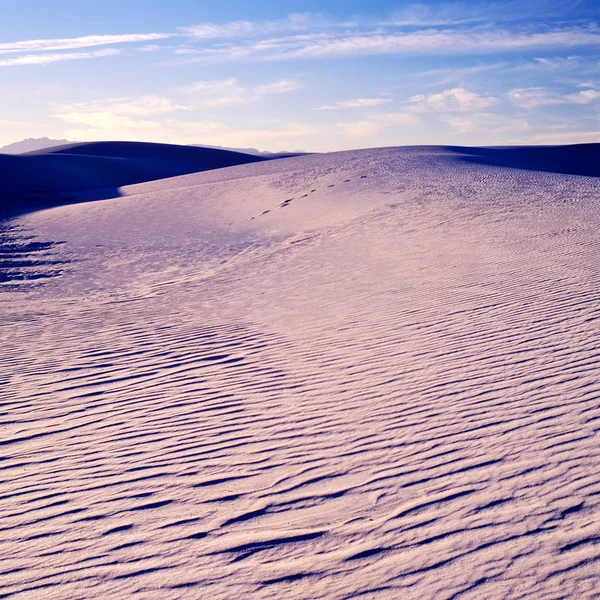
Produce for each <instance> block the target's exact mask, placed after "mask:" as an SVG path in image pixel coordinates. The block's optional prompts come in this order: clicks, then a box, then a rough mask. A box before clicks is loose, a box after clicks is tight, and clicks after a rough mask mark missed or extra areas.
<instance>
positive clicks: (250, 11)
mask: <svg viewBox="0 0 600 600" xmlns="http://www.w3.org/2000/svg"><path fill="white" fill-rule="evenodd" d="M595 4H596V3H595V2H591V1H579V2H578V1H572V0H571V1H570V2H563V1H527V0H521V1H514V0H509V1H506V2H504V1H502V0H500V1H493V2H480V1H477V2H475V1H464V2H421V3H419V4H415V3H409V2H387V1H371V2H369V3H366V2H364V1H362V2H357V1H352V0H345V1H344V2H342V1H322V2H314V1H300V0H296V1H294V2H289V1H286V0H279V1H277V2H267V1H259V0H257V1H255V2H247V1H244V2H241V1H237V0H234V1H222V2H200V1H198V0H128V1H127V2H125V1H123V0H118V1H117V0H102V1H97V0H85V1H83V0H77V1H76V0H55V1H52V2H49V1H48V0H18V1H16V0H2V20H0V109H1V112H0V145H4V144H8V143H10V142H13V141H16V140H19V139H23V138H25V137H42V136H48V137H52V138H67V139H70V140H77V141H86V140H107V139H127V140H143V141H156V142H172V143H182V144H192V143H197V144H203V143H204V144H211V145H223V146H235V147H247V146H253V147H257V148H260V149H270V150H280V149H288V150H297V149H302V150H314V151H328V150H343V149H350V148H365V147H374V146H390V145H406V144H464V145H493V144H496V145H498V144H523V143H531V144H559V143H577V142H600V120H599V119H600V61H599V60H598V59H599V58H600V8H598V7H597V6H596V7H595V6H594V5H595Z"/></svg>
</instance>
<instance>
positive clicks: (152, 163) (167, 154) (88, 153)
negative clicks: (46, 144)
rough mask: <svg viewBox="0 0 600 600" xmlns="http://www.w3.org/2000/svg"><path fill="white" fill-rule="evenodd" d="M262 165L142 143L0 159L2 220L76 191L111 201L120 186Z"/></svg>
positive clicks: (238, 156) (236, 156)
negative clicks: (225, 168)
mask: <svg viewBox="0 0 600 600" xmlns="http://www.w3.org/2000/svg"><path fill="white" fill-rule="evenodd" d="M260 160H264V159H262V158H260V157H255V156H250V155H247V154H242V153H239V152H229V151H227V150H216V149H209V148H196V147H193V146H176V145H169V144H148V143H141V142H92V143H79V144H67V145H64V146H57V147H54V148H45V149H43V150H40V151H35V152H28V153H26V154H22V155H18V156H11V155H2V154H0V172H1V173H2V178H1V179H0V202H2V208H3V212H4V214H6V213H10V212H15V211H19V210H23V209H25V208H27V207H31V206H39V205H49V204H52V203H60V201H61V199H62V201H64V200H65V198H67V199H71V198H72V193H73V192H75V191H79V192H81V191H84V190H87V191H89V190H95V191H96V193H95V194H93V195H91V196H90V195H88V197H93V198H95V199H99V198H111V197H114V196H116V195H118V189H117V188H119V187H120V186H123V185H130V184H133V183H141V182H143V181H151V180H155V179H163V178H167V177H174V176H177V175H183V174H185V173H196V172H199V171H206V170H209V169H219V168H222V167H229V166H232V165H239V164H244V163H252V162H258V161H260ZM57 196H59V198H57ZM0 214H2V213H0Z"/></svg>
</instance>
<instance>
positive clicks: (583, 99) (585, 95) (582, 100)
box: [564, 90, 600, 104]
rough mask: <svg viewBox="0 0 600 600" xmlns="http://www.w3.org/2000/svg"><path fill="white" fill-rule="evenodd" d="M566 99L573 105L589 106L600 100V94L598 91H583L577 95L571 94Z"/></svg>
mask: <svg viewBox="0 0 600 600" xmlns="http://www.w3.org/2000/svg"><path fill="white" fill-rule="evenodd" d="M564 98H565V100H566V101H567V102H570V103H572V104H589V103H590V102H593V101H594V100H600V92H598V91H597V90H583V91H581V92H577V93H576V94H569V95H568V96H565V97H564Z"/></svg>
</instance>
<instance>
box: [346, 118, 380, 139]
mask: <svg viewBox="0 0 600 600" xmlns="http://www.w3.org/2000/svg"><path fill="white" fill-rule="evenodd" d="M337 126H338V127H339V128H340V129H342V130H343V132H344V133H345V134H346V135H347V136H349V137H369V136H373V135H377V134H378V133H379V132H380V131H381V129H382V128H383V125H382V124H381V123H376V122H374V121H370V120H363V121H354V122H350V123H338V124H337Z"/></svg>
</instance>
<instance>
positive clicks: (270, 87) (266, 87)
mask: <svg viewBox="0 0 600 600" xmlns="http://www.w3.org/2000/svg"><path fill="white" fill-rule="evenodd" d="M302 87H304V86H303V84H302V83H300V82H299V81H296V80H295V79H280V80H279V81H274V82H273V83H265V84H263V85H258V86H256V87H255V88H254V91H255V92H256V93H257V94H258V95H259V96H264V95H267V94H287V93H288V92H294V91H296V90H299V89H301V88H302Z"/></svg>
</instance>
